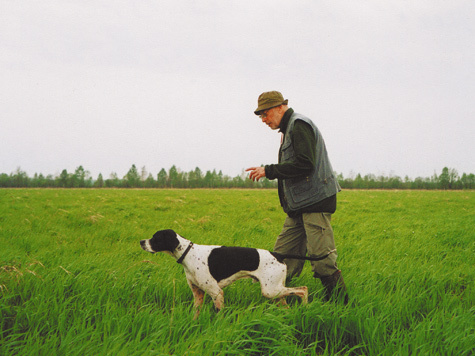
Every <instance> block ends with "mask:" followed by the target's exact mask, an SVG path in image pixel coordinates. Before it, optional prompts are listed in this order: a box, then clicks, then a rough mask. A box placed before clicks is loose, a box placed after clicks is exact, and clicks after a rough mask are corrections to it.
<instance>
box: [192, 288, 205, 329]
mask: <svg viewBox="0 0 475 356" xmlns="http://www.w3.org/2000/svg"><path fill="white" fill-rule="evenodd" d="M190 288H191V291H192V292H193V296H194V297H195V316H194V317H193V319H194V320H196V319H197V318H198V316H199V315H200V310H201V305H203V301H204V296H205V292H203V291H202V290H201V289H200V288H198V287H197V286H195V285H194V284H191V283H190Z"/></svg>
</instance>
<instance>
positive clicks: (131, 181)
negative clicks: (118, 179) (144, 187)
mask: <svg viewBox="0 0 475 356" xmlns="http://www.w3.org/2000/svg"><path fill="white" fill-rule="evenodd" d="M124 180H125V184H126V187H128V188H137V187H139V186H140V176H139V173H138V172H137V167H135V164H133V165H132V167H131V168H130V169H129V171H128V172H127V174H126V175H125V176H124Z"/></svg>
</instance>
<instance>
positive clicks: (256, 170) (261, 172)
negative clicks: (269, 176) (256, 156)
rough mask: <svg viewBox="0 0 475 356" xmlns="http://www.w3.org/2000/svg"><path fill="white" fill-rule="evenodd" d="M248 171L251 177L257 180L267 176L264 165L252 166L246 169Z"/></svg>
mask: <svg viewBox="0 0 475 356" xmlns="http://www.w3.org/2000/svg"><path fill="white" fill-rule="evenodd" d="M246 172H251V173H249V179H251V180H253V181H254V182H257V181H258V180H259V179H261V178H264V177H265V176H266V171H265V169H264V167H251V168H248V169H246Z"/></svg>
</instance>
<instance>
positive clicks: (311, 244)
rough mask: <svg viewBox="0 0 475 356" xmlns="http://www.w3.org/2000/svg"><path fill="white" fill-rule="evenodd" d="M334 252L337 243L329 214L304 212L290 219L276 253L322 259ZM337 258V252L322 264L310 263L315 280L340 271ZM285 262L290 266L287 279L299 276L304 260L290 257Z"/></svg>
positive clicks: (278, 239) (286, 221)
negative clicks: (321, 257) (323, 256)
mask: <svg viewBox="0 0 475 356" xmlns="http://www.w3.org/2000/svg"><path fill="white" fill-rule="evenodd" d="M333 249H335V240H334V238H333V229H332V227H331V214H329V213H304V214H302V215H301V216H298V217H295V218H291V217H289V216H287V218H286V219H285V222H284V227H283V228H282V232H281V233H280V235H279V236H278V237H277V240H276V242H275V246H274V252H277V253H281V254H293V255H299V256H305V255H307V254H308V256H312V257H320V256H322V255H324V254H327V253H328V252H330V251H331V250H333ZM337 257H338V255H337V253H336V251H335V252H333V253H331V254H330V255H329V256H328V257H327V258H325V259H323V260H321V261H311V262H310V263H311V265H312V271H313V274H314V277H316V278H321V277H325V276H330V275H332V274H333V273H335V272H336V271H338V267H337V265H336V259H337ZM284 262H285V264H286V265H287V278H288V279H290V278H292V277H297V276H299V275H300V273H301V272H302V269H303V266H304V263H305V261H304V260H296V259H288V258H287V259H285V260H284Z"/></svg>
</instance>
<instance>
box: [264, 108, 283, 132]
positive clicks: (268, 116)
mask: <svg viewBox="0 0 475 356" xmlns="http://www.w3.org/2000/svg"><path fill="white" fill-rule="evenodd" d="M280 108H281V106H278V107H275V108H271V109H269V110H265V111H263V112H262V113H261V115H259V117H260V118H261V120H262V122H263V123H264V124H266V125H267V126H269V127H270V128H271V129H272V130H277V129H278V128H279V126H280V121H281V120H282V113H281V110H280Z"/></svg>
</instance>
